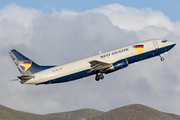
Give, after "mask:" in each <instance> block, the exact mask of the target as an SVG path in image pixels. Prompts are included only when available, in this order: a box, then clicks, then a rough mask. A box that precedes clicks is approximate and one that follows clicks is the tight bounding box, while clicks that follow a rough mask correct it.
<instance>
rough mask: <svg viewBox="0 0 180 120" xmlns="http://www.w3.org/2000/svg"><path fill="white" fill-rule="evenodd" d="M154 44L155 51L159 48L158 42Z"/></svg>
mask: <svg viewBox="0 0 180 120" xmlns="http://www.w3.org/2000/svg"><path fill="white" fill-rule="evenodd" d="M153 44H154V47H155V49H158V48H159V46H158V43H157V41H153Z"/></svg>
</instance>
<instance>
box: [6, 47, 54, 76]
mask: <svg viewBox="0 0 180 120" xmlns="http://www.w3.org/2000/svg"><path fill="white" fill-rule="evenodd" d="M9 55H10V56H11V58H12V59H13V61H14V63H15V65H16V66H17V68H18V69H19V71H20V72H21V74H22V75H32V74H34V73H37V72H40V71H42V70H45V69H48V68H51V67H54V66H40V65H38V64H36V63H35V62H33V61H32V60H30V59H29V58H27V57H25V56H24V55H22V54H21V53H19V52H18V51H16V50H15V49H13V50H10V51H9Z"/></svg>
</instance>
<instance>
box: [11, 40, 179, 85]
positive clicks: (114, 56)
mask: <svg viewBox="0 0 180 120" xmlns="http://www.w3.org/2000/svg"><path fill="white" fill-rule="evenodd" d="M175 45H176V43H174V42H170V41H167V40H165V39H153V40H148V41H144V42H139V43H136V44H132V45H129V46H126V47H122V48H118V49H115V50H112V51H109V52H105V53H100V54H98V55H95V56H91V57H88V58H85V59H81V60H78V61H74V62H71V63H68V64H64V65H60V66H40V65H38V64H36V63H35V62H33V61H32V60H30V59H29V58H27V57H25V56H24V55H22V54H21V53H19V52H18V51H16V50H15V49H13V50H10V51H9V54H10V56H11V58H12V59H13V61H14V63H15V65H16V66H17V68H18V69H19V71H20V72H21V76H18V78H19V81H20V82H21V83H22V84H34V85H39V84H53V83H62V82H68V81H73V80H77V79H80V78H84V77H87V76H90V75H95V80H96V81H99V80H100V79H104V74H108V73H111V72H114V71H117V70H119V69H123V68H125V67H127V66H128V65H129V64H132V63H135V62H138V61H141V60H145V59H148V58H151V57H155V56H160V60H161V61H164V58H163V55H165V54H167V52H168V51H169V50H170V49H171V48H173V47H174V46H175Z"/></svg>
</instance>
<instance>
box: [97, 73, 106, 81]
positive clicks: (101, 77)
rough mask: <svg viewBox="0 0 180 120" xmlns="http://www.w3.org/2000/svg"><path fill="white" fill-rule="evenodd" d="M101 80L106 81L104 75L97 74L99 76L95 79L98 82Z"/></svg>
mask: <svg viewBox="0 0 180 120" xmlns="http://www.w3.org/2000/svg"><path fill="white" fill-rule="evenodd" d="M100 79H101V80H102V79H104V75H103V74H102V73H100V74H98V73H97V74H96V77H95V80H96V81H99V80H100Z"/></svg>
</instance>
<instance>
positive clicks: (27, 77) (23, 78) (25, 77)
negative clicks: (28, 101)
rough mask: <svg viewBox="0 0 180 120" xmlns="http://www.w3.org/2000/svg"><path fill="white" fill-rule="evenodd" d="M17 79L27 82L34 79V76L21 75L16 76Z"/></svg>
mask: <svg viewBox="0 0 180 120" xmlns="http://www.w3.org/2000/svg"><path fill="white" fill-rule="evenodd" d="M18 78H19V79H20V80H29V79H31V78H34V76H28V75H22V76H18Z"/></svg>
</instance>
